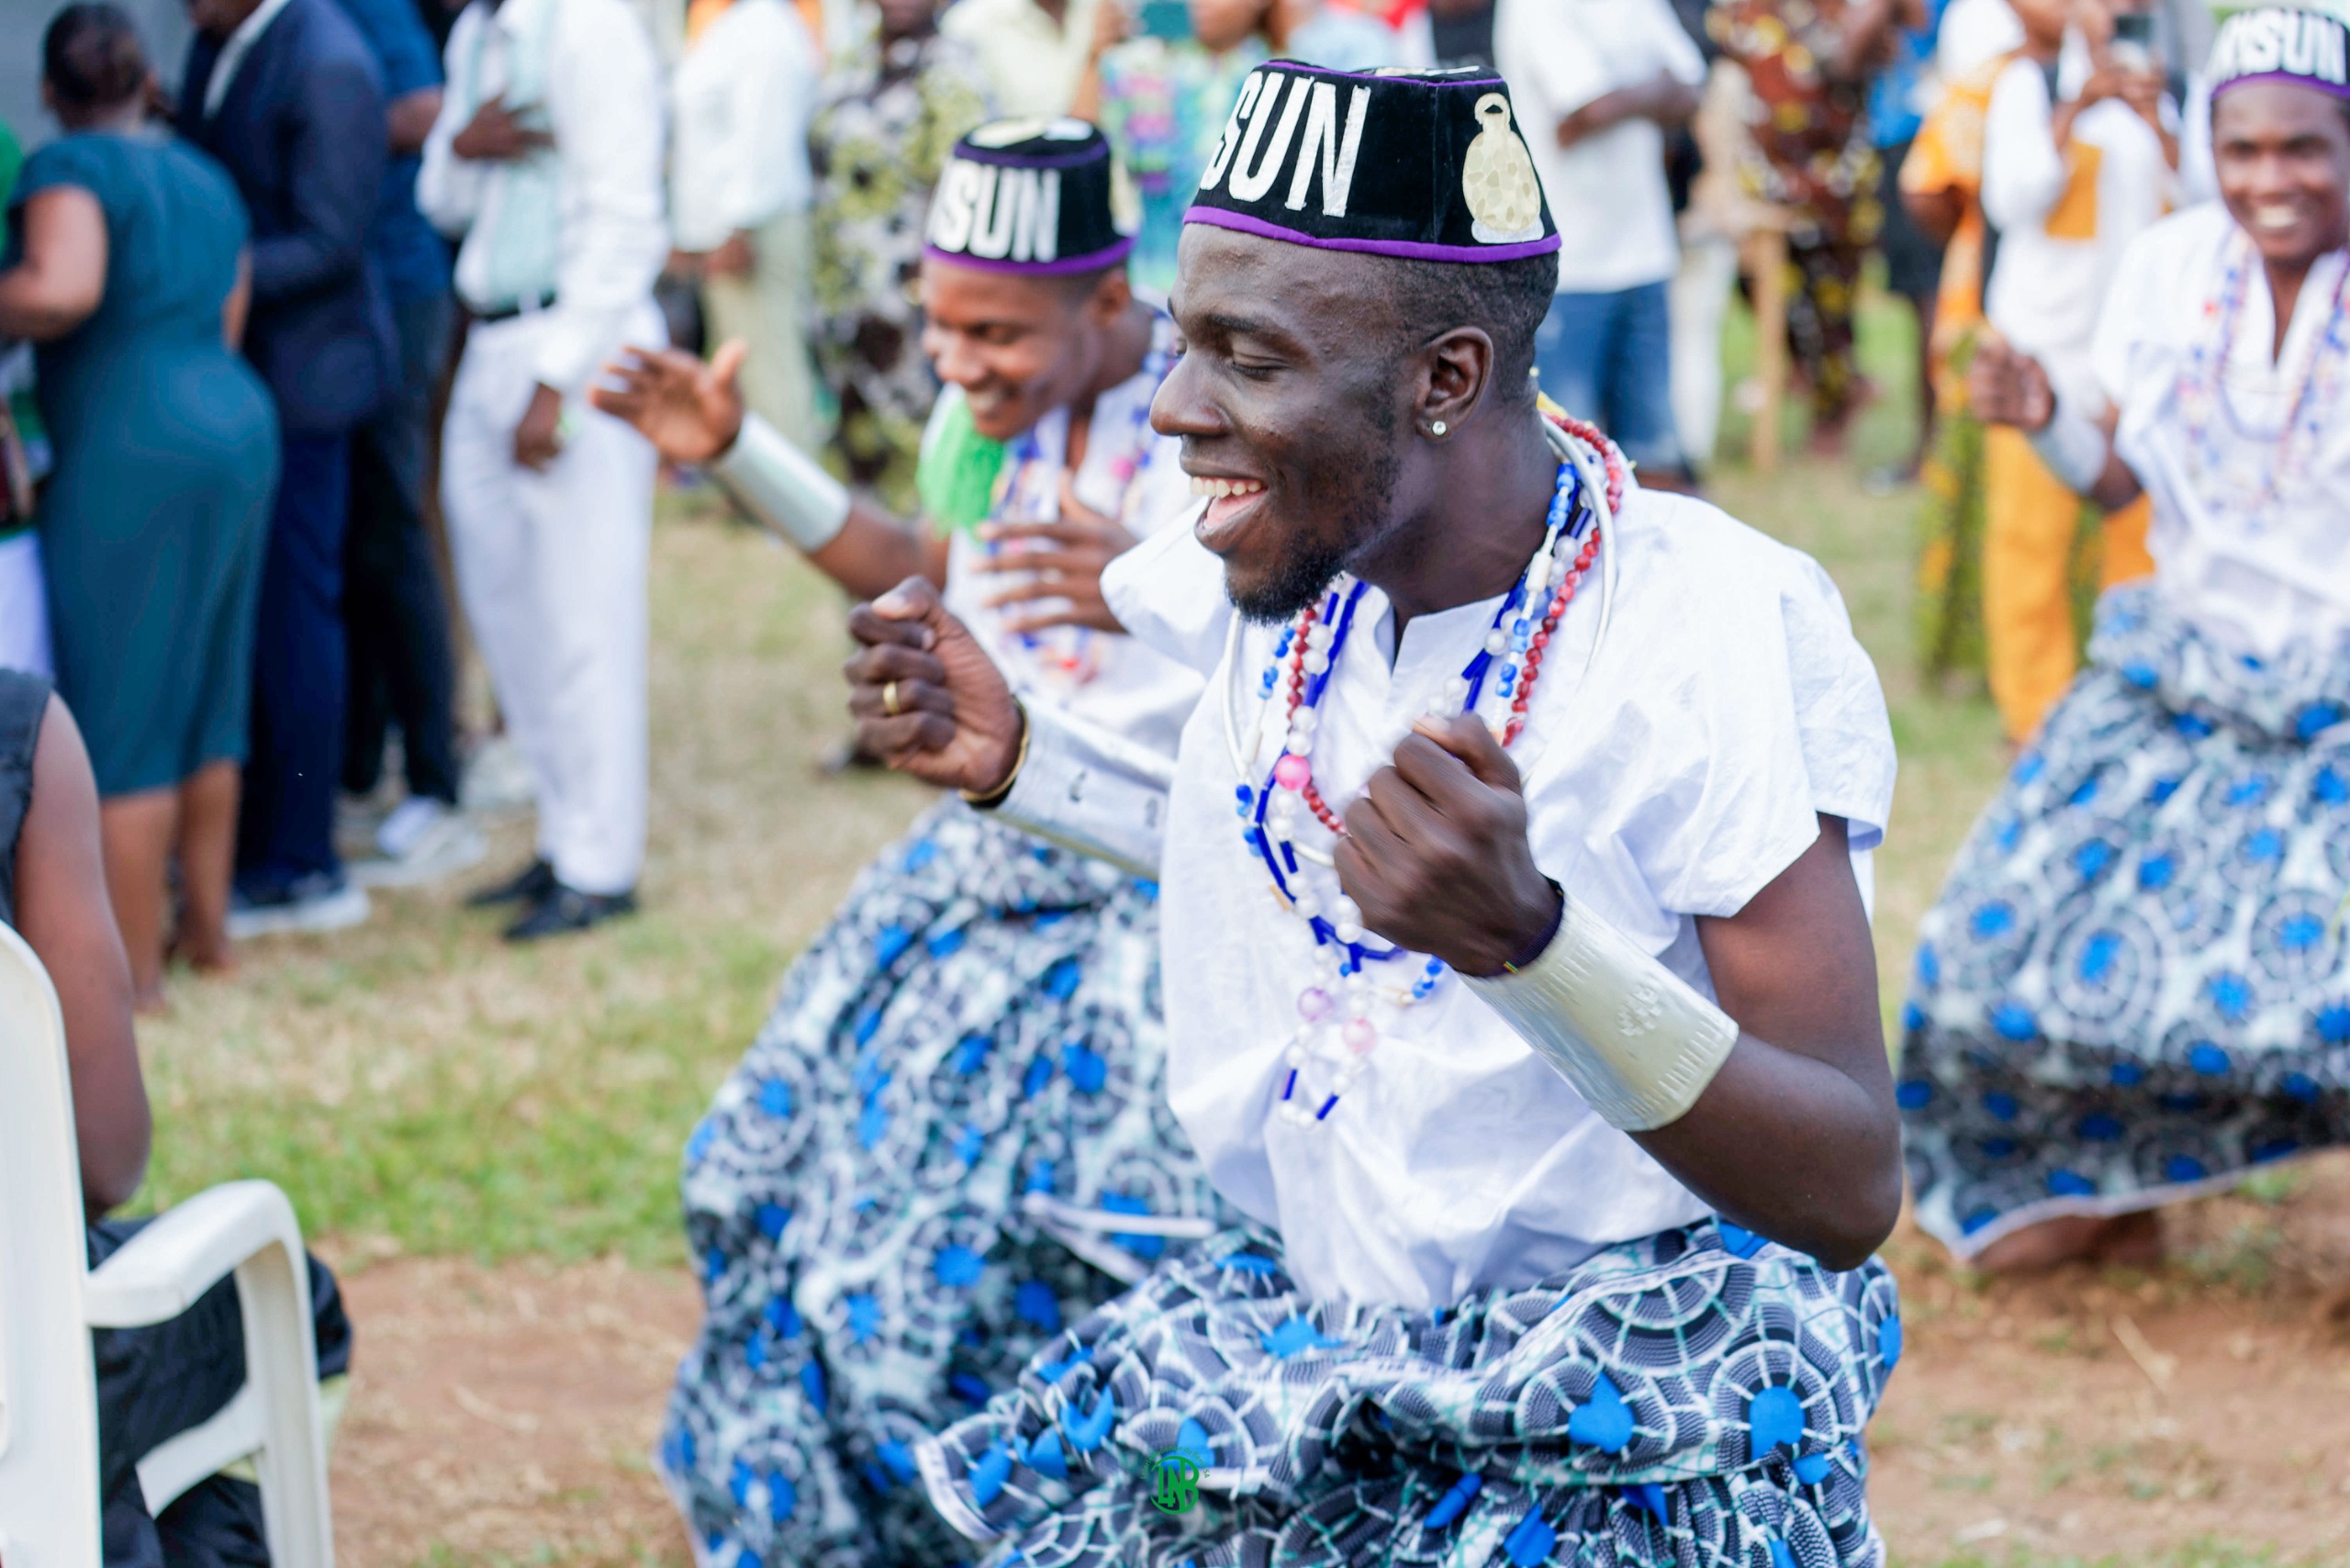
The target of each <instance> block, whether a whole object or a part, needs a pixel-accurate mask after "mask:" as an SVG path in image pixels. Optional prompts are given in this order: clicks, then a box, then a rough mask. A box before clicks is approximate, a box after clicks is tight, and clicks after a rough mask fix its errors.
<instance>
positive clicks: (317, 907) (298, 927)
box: [229, 872, 368, 942]
mask: <svg viewBox="0 0 2350 1568" xmlns="http://www.w3.org/2000/svg"><path fill="white" fill-rule="evenodd" d="M367 910H368V904H367V890H366V889H364V888H363V887H361V886H359V884H358V883H356V882H353V881H351V880H349V879H347V878H341V877H332V876H330V875H328V874H327V873H324V872H321V873H319V875H317V876H314V877H308V878H305V879H303V880H302V882H300V883H297V885H296V886H295V887H293V888H290V889H288V890H286V891H285V895H284V896H283V897H273V898H272V900H271V902H267V903H256V902H252V901H250V900H248V899H246V898H245V897H244V896H243V895H242V894H241V893H232V894H230V895H229V940H231V941H235V942H243V941H247V940H249V939H251V938H252V937H255V936H274V935H277V934H278V933H280V932H286V931H305V932H313V933H315V932H320V931H341V930H343V929H345V928H347V927H349V926H353V925H357V924H360V923H361V922H363V921H364V920H365V919H366V918H367Z"/></svg>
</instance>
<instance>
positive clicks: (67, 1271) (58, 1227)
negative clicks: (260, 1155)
mask: <svg viewBox="0 0 2350 1568" xmlns="http://www.w3.org/2000/svg"><path fill="white" fill-rule="evenodd" d="M88 1258H89V1253H88V1251H87V1249H86V1244H85V1242H84V1235H83V1211H82V1181H81V1166H80V1163H79V1160H78V1159H77V1158H76V1155H75V1151H74V1143H73V1088H72V1083H71V1081H70V1080H69V1079H68V1077H67V1076H66V1065H65V1028H64V1024H63V1021H62V1018H61V1017H60V1016H59V1014H58V1010H57V994H56V992H55V991H53V990H51V989H50V983H49V975H48V973H47V971H46V970H44V969H42V968H41V965H40V960H39V958H35V957H34V956H33V952H32V949H31V948H29V947H28V946H25V944H24V941H23V940H22V938H20V937H18V936H17V934H16V933H15V932H14V931H11V930H9V929H8V928H7V927H6V925H0V1562H5V1563H6V1568H99V1564H100V1562H101V1553H100V1548H99V1530H98V1421H97V1408H96V1401H95V1373H94V1372H93V1370H92V1366H91V1361H90V1330H91V1329H92V1328H93V1327H100V1328H134V1327H141V1326H144V1325H147V1324H151V1323H161V1322H163V1321H166V1320H167V1319H170V1318H173V1317H175V1316H179V1314H181V1313H182V1312H185V1310H187V1308H188V1307H190V1306H192V1305H195V1303H196V1298H197V1297H199V1296H201V1295H203V1294H204V1293H205V1292H206V1291H207V1290H209V1289H210V1288H211V1287H212V1286H213V1285H214V1284H216V1283H217V1282H219V1281H220V1280H222V1279H224V1278H226V1277H227V1276H228V1275H229V1273H231V1272H234V1273H235V1275H236V1277H237V1294H238V1297H239V1300H240V1302H241V1305H242V1306H243V1310H244V1325H245V1376H246V1382H245V1386H244V1388H243V1389H242V1390H241V1391H240V1392H239V1394H237V1396H236V1397H235V1398H234V1399H232V1400H230V1401H229V1404H228V1405H227V1406H225V1407H224V1408H223V1409H222V1410H221V1411H220V1413H219V1414H218V1415H217V1416H215V1417H213V1418H212V1419H211V1420H209V1421H207V1422H206V1423H205V1424H204V1425H203V1426H201V1427H198V1428H195V1429H194V1430H191V1431H188V1432H185V1433H183V1434H181V1435H180V1436H179V1437H177V1438H174V1439H172V1441H170V1442H169V1443H166V1444H165V1445H163V1446H162V1448H159V1449H157V1450H154V1451H153V1452H152V1453H151V1454H149V1455H148V1456H147V1458H146V1459H145V1460H144V1461H142V1462H140V1466H139V1484H140V1490H141V1491H142V1492H143V1493H145V1494H146V1498H147V1506H148V1507H149V1509H150V1510H151V1511H157V1512H160V1511H161V1510H162V1508H163V1507H164V1506H167V1505H168V1504H169V1503H170V1502H171V1501H172V1500H173V1498H175V1497H177V1496H179V1495H180V1494H181V1493H183V1492H185V1491H186V1490H187V1489H188V1488H189V1487H190V1486H193V1485H195V1484H196V1483H197V1482H199V1481H201V1480H203V1479H204V1478H205V1477H207V1476H208V1475H210V1474H212V1473H214V1472H215V1471H218V1470H219V1469H221V1468H222V1467H223V1466H225V1465H228V1464H230V1463H232V1462H235V1461H237V1460H241V1459H248V1458H249V1459H251V1460H252V1462H253V1466H254V1469H255V1472H256V1473H257V1474H258V1475H259V1477H260V1480H261V1495H262V1511H263V1520H264V1524H265V1527H266V1529H267V1530H268V1533H269V1550H270V1559H271V1562H272V1564H273V1568H333V1564H334V1538H333V1528H332V1523H331V1521H330V1518H329V1516H328V1508H327V1462H326V1437H325V1432H324V1429H323V1424H322V1422H321V1420H320V1417H319V1400H318V1356H317V1348H316V1345H315V1343H314V1341H313V1339H312V1338H311V1336H312V1327H311V1323H310V1277H309V1271H308V1267H307V1265H306V1263H305V1261H304V1259H303V1253H302V1234H301V1230H300V1227H299V1226H297V1224H296V1223H295V1219H294V1207H293V1205H292V1204H289V1203H287V1202H286V1200H285V1193H282V1192H280V1191H279V1190H278V1189H277V1188H276V1187H275V1186H274V1185H272V1184H271V1183H269V1182H229V1183H227V1184H225V1185H222V1186H218V1187H214V1188H212V1189H210V1190H209V1191H207V1192H205V1193H200V1194H199V1195H197V1196H196V1197H195V1198H192V1199H190V1200H189V1201H188V1202H186V1203H185V1204H180V1205H179V1206H178V1207H176V1208H173V1209H172V1210H170V1211H169V1212H167V1213H166V1214H164V1215H162V1217H161V1218H159V1219H157V1220H156V1221H155V1222H154V1223H153V1224H152V1225H150V1226H148V1227H147V1228H146V1229H144V1230H142V1231H140V1233H139V1235H138V1236H137V1237H136V1238H133V1239H132V1240H131V1241H130V1243H129V1245H128V1246H126V1247H124V1248H123V1249H121V1250H119V1251H117V1252H116V1253H115V1254H114V1255H113V1256H112V1257H110V1258H108V1259H107V1260H106V1262H105V1263H104V1264H103V1265H102V1266H101V1267H99V1268H98V1269H97V1270H95V1271H92V1270H90V1269H89V1268H88V1266H87V1264H88Z"/></svg>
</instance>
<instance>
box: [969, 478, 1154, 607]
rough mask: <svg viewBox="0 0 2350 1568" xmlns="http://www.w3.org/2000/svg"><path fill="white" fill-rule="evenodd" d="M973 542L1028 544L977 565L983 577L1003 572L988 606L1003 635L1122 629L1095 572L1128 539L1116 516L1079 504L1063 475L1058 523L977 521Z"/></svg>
mask: <svg viewBox="0 0 2350 1568" xmlns="http://www.w3.org/2000/svg"><path fill="white" fill-rule="evenodd" d="M979 537H980V538H982V539H985V540H987V541H989V542H990V543H997V544H1009V543H1020V542H1026V543H1027V546H1028V547H1027V548H1024V549H1013V550H999V551H998V552H996V553H995V554H992V555H989V556H986V557H984V558H982V559H981V560H980V561H979V570H980V571H982V572H990V573H996V574H999V575H1002V574H1010V577H1009V580H1008V581H1007V582H1006V583H1005V585H1004V586H1003V587H1002V588H998V589H996V590H995V591H994V592H993V593H992V594H990V596H989V597H988V600H987V602H988V604H989V606H990V608H993V609H1002V610H1006V614H1005V616H1004V627H1005V629H1006V630H1007V631H1011V632H1041V631H1043V630H1044V629H1045V628H1046V627H1047V626H1090V627H1091V628H1092V629H1093V630H1094V631H1096V632H1124V631H1125V627H1124V626H1121V625H1120V624H1119V623H1118V618H1117V617H1116V616H1115V615H1113V614H1112V613H1111V612H1110V605H1109V601H1108V600H1106V599H1103V598H1102V571H1103V570H1104V569H1105V568H1106V567H1108V566H1109V565H1110V563H1111V562H1113V561H1114V560H1116V559H1117V558H1118V557H1119V556H1121V555H1123V554H1125V553H1126V552H1127V551H1129V550H1131V549H1133V548H1134V547H1135V536H1134V535H1133V534H1131V533H1129V532H1126V531H1125V528H1124V527H1123V526H1122V525H1121V524H1120V523H1119V522H1118V521H1117V520H1116V519H1115V518H1111V517H1105V516H1103V515H1102V513H1100V512H1098V511H1095V510H1092V509H1091V507H1088V506H1087V505H1086V504H1085V503H1084V502H1082V501H1080V500H1079V499H1078V498H1077V491H1076V489H1075V488H1074V487H1072V486H1071V484H1070V482H1069V476H1068V475H1067V474H1063V475H1062V476H1061V511H1060V520H1059V521H1057V522H990V523H982V524H980V526H979ZM1013 606H1018V607H1019V608H1017V609H1013V608H1012V607H1013Z"/></svg>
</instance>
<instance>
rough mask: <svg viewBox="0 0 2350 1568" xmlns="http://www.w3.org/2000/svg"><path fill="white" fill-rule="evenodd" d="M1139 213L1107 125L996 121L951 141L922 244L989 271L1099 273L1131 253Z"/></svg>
mask: <svg viewBox="0 0 2350 1568" xmlns="http://www.w3.org/2000/svg"><path fill="white" fill-rule="evenodd" d="M1141 218H1142V203H1141V200H1140V198H1139V197H1138V196H1136V192H1135V189H1134V184H1133V182H1132V181H1131V180H1129V179H1127V178H1126V173H1125V167H1124V166H1123V165H1122V164H1120V163H1119V162H1118V160H1117V157H1116V155H1115V154H1114V153H1113V152H1112V151H1110V143H1109V141H1108V140H1107V139H1105V138H1104V137H1103V136H1102V133H1101V131H1099V130H1097V129H1094V128H1093V127H1092V126H1091V125H1088V124H1087V123H1086V122H1085V121H1083V120H1081V119H1071V118H1067V117H1063V118H1057V119H1017V120H996V121H994V122H992V123H991V124H988V125H983V126H981V127H979V129H977V130H974V131H972V132H971V133H970V134H969V135H968V136H966V137H964V138H963V140H960V141H958V142H957V143H956V144H955V151H953V152H952V153H951V154H950V155H949V156H948V158H947V160H946V169H945V171H944V172H942V173H941V174H940V175H939V180H938V188H937V190H936V191H935V192H934V194H933V195H932V196H931V202H930V220H929V224H928V226H927V228H926V229H925V230H924V231H923V251H924V252H925V253H926V254H929V255H932V256H935V257H938V258H939V259H941V260H944V261H949V262H955V263H960V264H962V265H965V266H975V267H982V268H986V269H988V270H989V271H992V272H1018V273H1035V274H1056V273H1084V272H1094V271H1098V270H1099V269H1101V268H1102V267H1106V266H1111V265H1113V264H1114V263H1118V262H1122V261H1124V260H1125V257H1126V252H1129V251H1131V250H1133V249H1134V244H1135V231H1136V230H1137V229H1139V228H1140V227H1141V226H1142V225H1141Z"/></svg>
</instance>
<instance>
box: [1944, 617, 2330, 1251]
mask: <svg viewBox="0 0 2350 1568" xmlns="http://www.w3.org/2000/svg"><path fill="white" fill-rule="evenodd" d="M2089 657H2090V661H2091V662H2090V667H2089V668H2088V669H2087V671H2085V672H2084V673H2083V674H2082V676H2081V677H2080V678H2079V679H2078V680H2077V681H2076V682H2075V683H2074V686H2073V688H2072V689H2071V690H2070V691H2069V692H2068V693H2066V695H2065V699H2064V700H2063V701H2061V702H2060V703H2058V704H2057V706H2056V708H2055V709H2054V710H2053V711H2052V712H2051V713H2050V714H2049V716H2048V720H2047V722H2046V723H2045V725H2044V726H2043V728H2042V732H2041V734H2040V735H2039V737H2038V738H2037V739H2036V740H2035V741H2034V742H2033V744H2032V745H2031V749H2030V750H2028V751H2026V752H2025V753H2024V754H2023V756H2020V758H2019V759H2018V760H2017V762H2016V765H2015V767H2014V770H2013V772H2012V773H2011V774H2010V775H2009V778H2008V781H2007V784H2006V786H2005V787H2004V788H2003V789H2002V790H2000V792H1999V794H1998V797H1997V799H1996V800H1994V801H1992V803H1991V805H1990V807H1989V809H1988V810H1986V812H1984V813H1983V816H1982V819H1981V820H1980V821H1979V822H1978V823H1976V824H1975V829H1974V832H1973V833H1972V834H1970V836H1969V837H1968V838H1967V840H1966V843H1965V846H1964V847H1963V848H1962V849H1961V850H1960V851H1959V856H1958V860H1957V862H1956V864H1955V865H1954V866H1953V868H1952V871H1951V874H1950V879H1949V881H1948V883H1947V884H1946V885H1945V886H1944V888H1943V890H1942V896H1941V899H1940V901H1939V902H1937V903H1936V904H1935V905H1934V907H1933V909H1932V911H1931V912H1930V913H1929V914H1928V915H1927V917H1926V920H1925V923H1924V924H1923V926H1922V927H1921V929H1920V934H1919V947H1918V958H1917V966H1916V972H1915V977H1914V980H1913V981H1912V987H1911V991H1910V998H1909V1002H1908V1007H1907V1008H1906V1009H1905V1013H1904V1027H1903V1036H1904V1047H1903V1055H1902V1061H1901V1067H1900V1074H1899V1087H1898V1094H1899V1097H1900V1102H1901V1107H1902V1119H1903V1132H1904V1143H1905V1146H1906V1148H1907V1152H1908V1166H1909V1176H1910V1182H1911V1186H1912V1189H1913V1192H1914V1194H1915V1200H1916V1206H1917V1213H1918V1217H1919V1221H1920V1222H1921V1223H1922V1224H1923V1225H1924V1226H1925V1227H1926V1228H1927V1229H1928V1230H1929V1231H1930V1232H1931V1233H1932V1234H1933V1235H1934V1236H1936V1237H1937V1238H1940V1239H1942V1241H1943V1242H1945V1243H1947V1244H1948V1245H1949V1246H1950V1247H1951V1248H1952V1249H1953V1250H1955V1251H1956V1252H1958V1253H1959V1254H1960V1255H1961V1256H1968V1257H1971V1256H1973V1255H1974V1254H1975V1253H1977V1252H1979V1251H1980V1250H1981V1249H1984V1248H1985V1247H1987V1246H1989V1245H1990V1244H1991V1243H1992V1242H1993V1241H1995V1240H1997V1238H2000V1237H2002V1236H2005V1235H2008V1234H2009V1233H2010V1232H2012V1231H2014V1230H2016V1229H2017V1228H2019V1227H2020V1226H2026V1225H2030V1224H2032V1223H2034V1222H2036V1221H2039V1220H2043V1219H2048V1218H2053V1217H2055V1216H2058V1215H2118V1214H2125V1213H2129V1212H2132V1211H2133V1210H2138V1209H2144V1208H2150V1207H2153V1206H2154V1205H2156V1204H2163V1203H2166V1202H2169V1201H2171V1200H2173V1199H2175V1198H2179V1197H2184V1196H2188V1195H2191V1194H2193V1193H2199V1192H2202V1191H2206V1190H2209V1189H2210V1188H2212V1187H2214V1186H2217V1185H2220V1184H2223V1183H2226V1182H2231V1181H2233V1180H2235V1179H2236V1178H2237V1177H2239V1176H2241V1175H2242V1174H2243V1173H2244V1170H2247V1169H2248V1168H2250V1167H2252V1166H2255V1165H2258V1164H2261V1163H2263V1162H2266V1161H2269V1160H2276V1159H2286V1158H2288V1157H2290V1156H2293V1155H2297V1154H2303V1153H2308V1152H2311V1151H2312V1150H2316V1149H2321V1148H2327V1147H2330V1146H2333V1145H2338V1144H2340V1143H2342V1142H2343V1141H2344V1134H2345V1129H2350V969H2346V968H2345V964H2344V946H2343V932H2342V923H2343V915H2344V905H2345V902H2350V900H2345V897H2344V895H2345V893H2350V724H2345V723H2344V722H2342V721H2343V720H2344V718H2345V717H2350V649H2319V648H2314V647H2296V648H2293V649H2291V650H2288V655H2286V656H2283V657H2280V658H2277V659H2274V660H2267V661H2262V660H2256V659H2253V658H2249V657H2245V656H2244V655H2237V654H2233V653H2231V652H2229V651H2227V650H2225V649H2224V648H2222V647H2221V646H2218V645H2217V644H2214V643H2213V642H2211V641H2210V639H2209V638H2207V637H2206V636H2204V635H2203V634H2202V633H2199V631H2198V630H2197V629H2196V628H2195V627H2193V626H2192V625H2190V624H2189V623H2188V622H2186V621H2185V620H2184V619H2182V618H2181V617H2180V616H2179V615H2178V614H2177V612H2176V611H2175V610H2171V609H2170V608H2168V607H2167V606H2166V605H2165V604H2164V603H2163V601H2162V600H2161V599H2159V598H2158V597H2157V596H2156V593H2155V591H2154V588H2153V586H2152V585H2151V584H2136V585H2132V586H2130V587H2126V588H2116V589H2114V590H2112V591H2111V592H2109V594H2107V595H2106V597H2105V599H2104V601H2103V602H2102V604H2101V605H2100V606H2099V609H2098V629H2097V634H2096V636H2095V638H2094V639H2093V640H2092V642H2091V644H2090V647H2089Z"/></svg>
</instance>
